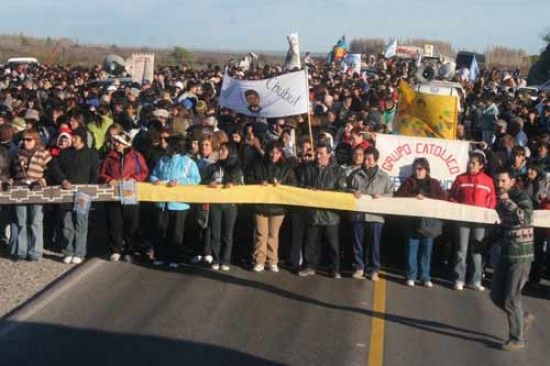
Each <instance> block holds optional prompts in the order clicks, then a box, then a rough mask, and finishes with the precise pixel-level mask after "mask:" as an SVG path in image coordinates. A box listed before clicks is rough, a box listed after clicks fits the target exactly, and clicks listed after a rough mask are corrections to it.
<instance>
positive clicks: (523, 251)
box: [491, 168, 535, 351]
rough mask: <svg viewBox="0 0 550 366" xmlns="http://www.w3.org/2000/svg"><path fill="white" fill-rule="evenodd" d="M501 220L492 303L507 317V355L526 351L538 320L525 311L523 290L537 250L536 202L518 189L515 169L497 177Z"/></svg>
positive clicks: (498, 208)
mask: <svg viewBox="0 0 550 366" xmlns="http://www.w3.org/2000/svg"><path fill="white" fill-rule="evenodd" d="M496 183H497V193H498V203H497V206H496V210H497V213H498V216H499V218H500V224H499V225H498V227H497V231H496V232H497V238H498V239H497V241H498V243H499V244H500V247H501V252H500V257H499V261H498V263H497V265H496V268H495V272H494V275H493V280H492V285H491V300H492V301H493V303H494V304H495V305H496V306H498V307H499V308H500V309H501V310H503V311H504V312H505V313H506V317H507V319H508V325H509V333H510V336H509V340H508V341H507V342H506V343H504V344H503V345H502V349H503V350H505V351H520V350H522V349H524V348H525V337H526V333H527V328H528V327H529V324H530V323H531V322H532V321H533V320H534V318H535V317H534V316H533V315H531V314H529V313H528V312H524V311H523V307H522V302H521V290H522V289H523V286H524V285H525V283H526V282H527V280H528V279H529V271H530V269H531V262H532V261H533V258H534V249H533V241H534V235H533V226H532V225H531V223H532V219H533V202H532V201H531V199H530V198H529V195H527V193H525V192H523V191H521V190H519V189H518V187H516V186H515V173H514V172H513V170H512V169H511V168H506V169H501V170H499V171H498V172H497V174H496Z"/></svg>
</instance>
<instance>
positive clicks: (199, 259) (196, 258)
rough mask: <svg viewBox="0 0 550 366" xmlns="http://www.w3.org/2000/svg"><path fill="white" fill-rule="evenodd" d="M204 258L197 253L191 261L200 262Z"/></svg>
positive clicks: (193, 262) (192, 262)
mask: <svg viewBox="0 0 550 366" xmlns="http://www.w3.org/2000/svg"><path fill="white" fill-rule="evenodd" d="M201 260H202V255H196V256H194V257H193V258H191V260H190V261H189V262H190V263H191V264H199V263H200V262H201Z"/></svg>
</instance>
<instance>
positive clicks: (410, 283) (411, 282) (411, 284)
mask: <svg viewBox="0 0 550 366" xmlns="http://www.w3.org/2000/svg"><path fill="white" fill-rule="evenodd" d="M405 284H406V285H407V286H409V287H414V281H413V280H407V282H405Z"/></svg>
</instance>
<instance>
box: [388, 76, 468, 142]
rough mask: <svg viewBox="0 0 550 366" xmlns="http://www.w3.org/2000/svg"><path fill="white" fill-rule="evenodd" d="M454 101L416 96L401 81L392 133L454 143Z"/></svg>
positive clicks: (416, 93)
mask: <svg viewBox="0 0 550 366" xmlns="http://www.w3.org/2000/svg"><path fill="white" fill-rule="evenodd" d="M456 98H457V97H453V96H444V95H433V94H428V93H421V92H416V91H414V90H413V89H412V88H411V87H410V86H409V85H407V83H405V82H403V81H401V82H400V83H399V104H398V110H397V117H396V121H395V128H394V131H396V132H397V133H398V134H400V135H407V136H424V137H437V138H442V139H449V140H454V139H455V138H456V127H457V117H458V107H457V99H456Z"/></svg>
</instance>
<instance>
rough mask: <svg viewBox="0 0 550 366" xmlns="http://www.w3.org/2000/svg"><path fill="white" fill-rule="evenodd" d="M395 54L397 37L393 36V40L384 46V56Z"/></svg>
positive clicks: (389, 56)
mask: <svg viewBox="0 0 550 366" xmlns="http://www.w3.org/2000/svg"><path fill="white" fill-rule="evenodd" d="M395 55H397V37H395V38H394V39H393V41H392V42H391V43H390V44H389V45H387V46H386V47H385V48H384V57H385V58H391V57H394V56H395Z"/></svg>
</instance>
